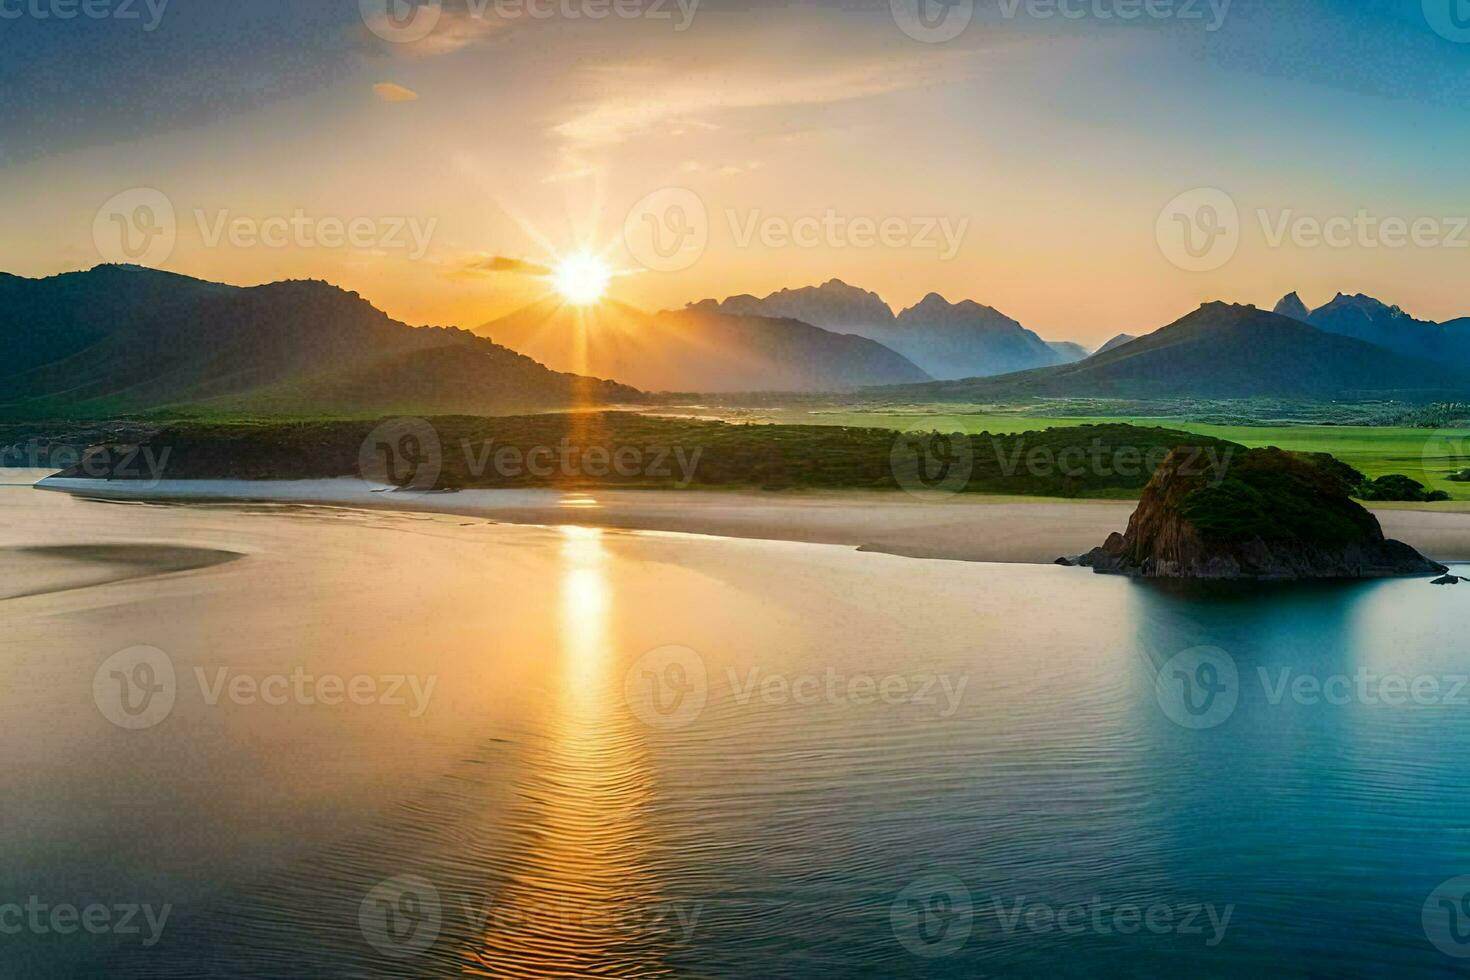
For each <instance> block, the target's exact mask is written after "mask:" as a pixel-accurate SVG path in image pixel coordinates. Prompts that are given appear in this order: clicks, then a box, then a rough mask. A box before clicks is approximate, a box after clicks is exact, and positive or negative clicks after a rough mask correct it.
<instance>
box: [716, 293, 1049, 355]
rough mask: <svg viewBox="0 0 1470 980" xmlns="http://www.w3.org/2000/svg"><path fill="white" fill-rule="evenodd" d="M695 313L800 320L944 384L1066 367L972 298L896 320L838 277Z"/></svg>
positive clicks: (940, 300) (926, 303)
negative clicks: (888, 353)
mask: <svg viewBox="0 0 1470 980" xmlns="http://www.w3.org/2000/svg"><path fill="white" fill-rule="evenodd" d="M690 309H694V310H700V311H709V312H719V313H729V314H736V315H740V316H764V317H781V318H790V319H795V320H800V321H802V322H804V323H810V324H813V325H815V326H818V327H821V328H823V329H825V330H829V331H833V332H835V333H845V334H856V335H857V336H860V337H866V338H868V339H869V340H875V341H877V342H878V343H880V344H883V345H884V346H886V347H890V348H892V349H893V350H895V351H897V352H898V353H900V354H902V355H903V356H904V357H906V358H908V359H909V360H910V361H912V362H913V363H915V364H917V365H918V366H919V367H920V368H922V369H923V370H924V371H926V372H927V373H928V374H929V375H931V376H932V377H934V378H937V379H940V380H954V379H958V378H973V377H989V376H991V375H998V374H1008V373H1011V372H1013V371H1025V370H1028V369H1030V368H1036V367H1044V366H1047V365H1055V364H1063V363H1066V362H1067V361H1069V360H1072V359H1074V358H1073V356H1072V352H1071V351H1058V350H1056V349H1055V348H1054V347H1053V346H1052V345H1049V344H1048V343H1047V342H1046V341H1044V340H1042V339H1041V338H1040V337H1038V336H1037V335H1036V334H1034V333H1032V332H1031V331H1030V330H1027V329H1026V328H1025V327H1023V326H1021V324H1019V323H1017V322H1016V321H1015V320H1013V319H1011V318H1010V317H1008V316H1006V315H1005V314H1004V313H1001V312H999V311H997V310H995V309H992V308H991V307H989V306H984V305H982V304H980V303H976V302H974V301H973V300H962V301H961V302H958V303H951V302H949V301H948V300H946V299H945V298H944V297H942V296H940V295H939V294H938V293H930V294H929V295H927V296H925V297H924V298H923V299H922V300H920V301H919V302H918V303H916V304H915V305H913V306H911V307H909V308H908V309H906V310H903V311H902V312H900V313H898V314H895V313H894V312H893V310H892V308H890V307H889V306H888V304H887V303H886V302H884V300H883V299H882V297H880V296H879V295H878V294H877V293H872V292H868V291H867V290H864V289H859V288H858V287H856V286H850V285H848V284H847V283H845V282H843V281H842V280H840V279H832V280H829V281H828V282H825V283H823V284H822V285H820V286H806V287H803V288H801V289H783V290H781V291H779V292H775V293H771V294H770V295H769V296H765V297H756V296H751V295H748V294H742V295H739V296H731V297H729V298H728V299H726V300H724V301H723V302H719V301H716V300H703V301H701V302H699V303H696V304H693V305H692V306H691V307H690Z"/></svg>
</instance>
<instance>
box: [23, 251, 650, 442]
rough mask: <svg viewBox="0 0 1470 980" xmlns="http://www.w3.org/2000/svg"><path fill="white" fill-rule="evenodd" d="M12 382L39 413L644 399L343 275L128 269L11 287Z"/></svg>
mask: <svg viewBox="0 0 1470 980" xmlns="http://www.w3.org/2000/svg"><path fill="white" fill-rule="evenodd" d="M446 351H448V352H452V353H451V355H446V354H445V353H444V352H446ZM0 380H3V389H0V391H3V394H0V415H5V416H10V417H23V418H37V417H67V418H80V417H98V418H100V417H108V416H112V415H116V414H121V413H132V412H143V411H150V410H154V409H161V408H168V409H178V410H188V411H205V412H208V411H226V410H229V411H260V412H271V411H290V412H301V413H323V414H330V413H334V412H358V411H363V412H376V411H422V412H429V411H435V412H439V411H463V412H476V413H499V412H508V411H524V410H529V409H534V408H556V407H565V406H569V405H573V404H581V403H583V402H584V401H588V400H590V401H591V402H592V403H594V404H611V403H615V402H620V401H626V400H629V399H637V398H640V397H641V393H639V392H637V391H635V390H633V389H630V388H626V387H624V386H621V385H615V384H611V383H608V382H601V381H596V380H594V379H585V378H575V377H571V376H569V375H562V374H557V373H556V372H553V371H550V370H548V369H546V368H545V367H542V366H541V365H539V364H536V363H535V362H533V361H531V360H530V359H529V358H526V357H523V356H522V355H520V354H517V353H516V352H515V351H512V350H507V349H505V348H503V347H499V346H497V345H495V344H492V343H490V342H489V341H487V340H485V339H483V338H480V337H476V336H475V335H474V334H471V333H469V332H468V331H465V330H457V329H453V328H441V327H421V328H414V327H410V326H408V325H407V324H404V323H400V322H399V321H397V320H393V319H391V318H390V317H388V316H387V314H385V313H383V312H382V311H381V310H378V309H376V308H374V307H373V306H372V305H371V304H369V303H368V302H367V301H366V300H364V299H362V298H361V297H360V296H358V295H357V294H356V293H350V292H346V291H345V290H342V289H339V288H337V287H336V286H332V285H330V284H328V283H324V282H316V281H290V282H275V283H270V284H267V285H263V286H253V287H239V286H229V285H225V284H222V283H213V282H205V281H203V280H199V279H192V278H190V277H188V276H181V275H175V274H173V273H167V272H158V271H155V270H149V269H141V268H138V267H134V266H117V265H104V266H98V267H97V268H95V269H92V270H91V271H88V272H74V273H67V274H64V275H59V276H52V277H50V278H47V279H22V278H18V277H5V278H4V279H3V280H0Z"/></svg>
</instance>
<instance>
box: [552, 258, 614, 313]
mask: <svg viewBox="0 0 1470 980" xmlns="http://www.w3.org/2000/svg"><path fill="white" fill-rule="evenodd" d="M611 279H612V270H611V269H609V268H608V267H607V263H606V262H604V261H602V259H600V258H598V257H597V256H595V255H589V254H587V253H586V252H577V253H576V254H574V255H568V256H567V257H566V258H564V259H562V260H561V261H560V262H558V263H557V265H556V268H555V269H554V270H552V273H551V283H552V285H553V286H555V287H556V291H557V292H558V293H561V295H562V299H565V300H566V301H567V302H568V303H571V304H573V305H574V306H591V305H592V304H593V303H596V302H597V301H598V300H600V299H602V295H603V293H605V292H607V284H608V282H609V281H610V280H611Z"/></svg>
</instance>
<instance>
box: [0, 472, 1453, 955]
mask: <svg viewBox="0 0 1470 980" xmlns="http://www.w3.org/2000/svg"><path fill="white" fill-rule="evenodd" d="M98 545H112V546H131V545H147V546H149V548H150V549H151V550H148V551H139V552H131V551H130V550H129V548H128V547H111V548H102V549H98V548H97V546H98ZM37 546H40V550H36V549H37ZM56 546H68V548H67V549H65V550H60V551H57V550H51V549H54V548H55V547H56ZM130 556H131V557H130ZM211 556H212V557H211ZM231 559H232V560H231ZM0 569H3V570H4V573H5V581H4V583H3V584H4V586H5V588H4V589H3V590H0V595H9V596H12V598H7V599H3V600H0V611H3V613H4V620H3V622H4V629H3V632H0V722H3V725H0V730H3V731H4V732H5V734H6V736H7V737H6V752H5V764H4V766H3V767H0V808H3V810H0V813H3V821H0V834H3V846H4V857H5V860H4V861H3V862H0V930H3V934H0V975H3V976H7V977H9V976H73V975H75V976H95V975H100V974H102V973H104V972H105V973H108V974H110V975H115V976H140V977H141V976H147V977H194V976H201V975H203V976H211V975H217V976H368V977H376V976H458V975H485V976H513V977H516V976H525V977H531V976H581V975H587V976H666V975H667V976H746V975H752V974H755V975H764V976H778V977H785V976H815V975H823V976H936V977H961V976H963V977H971V976H990V975H994V976H1013V975H1032V974H1044V975H1048V976H1057V975H1078V976H1082V975H1087V976H1111V975H1117V976H1124V975H1165V974H1180V973H1184V974H1187V975H1199V976H1237V975H1251V974H1254V975H1257V976H1264V975H1272V976H1280V975H1298V976H1306V975H1317V976H1322V975H1330V974H1337V975H1384V974H1389V973H1396V974H1403V973H1406V972H1408V971H1414V972H1416V973H1421V974H1435V973H1443V974H1446V975H1448V974H1450V973H1452V972H1454V971H1455V970H1456V968H1457V967H1460V966H1462V965H1463V964H1465V963H1470V960H1461V959H1457V958H1454V957H1452V956H1451V955H1449V954H1450V953H1470V934H1467V933H1466V932H1465V931H1463V930H1464V929H1470V918H1467V917H1463V916H1462V917H1459V918H1451V913H1452V912H1453V913H1454V914H1455V915H1456V916H1461V913H1462V911H1466V910H1470V902H1467V901H1462V899H1463V898H1464V892H1465V891H1466V890H1470V889H1460V888H1459V887H1458V886H1457V885H1451V886H1449V887H1448V888H1447V889H1445V890H1442V891H1441V892H1440V893H1438V894H1435V895H1433V897H1432V896H1431V893H1434V892H1435V889H1436V888H1437V887H1438V886H1440V885H1441V883H1443V882H1445V881H1447V880H1449V879H1453V878H1455V877H1457V876H1459V875H1467V874H1470V788H1467V786H1470V780H1467V778H1466V776H1465V772H1466V758H1467V754H1466V753H1467V749H1470V688H1467V689H1460V686H1459V685H1460V683H1461V682H1460V681H1459V680H1458V678H1460V677H1462V676H1463V675H1465V674H1467V673H1470V649H1467V643H1466V641H1465V632H1466V623H1467V622H1470V615H1467V614H1470V588H1467V587H1465V586H1460V587H1458V588H1454V589H1445V588H1433V587H1431V586H1429V585H1427V584H1425V583H1423V582H1422V581H1412V582H1387V583H1376V584H1367V585H1351V586H1343V587H1330V588H1312V589H1294V590H1286V591H1278V592H1275V593H1273V594H1271V596H1270V597H1269V598H1266V597H1263V596H1262V595H1260V594H1256V595H1254V596H1252V595H1234V596H1230V595H1225V596H1213V597H1202V596H1194V597H1189V596H1178V595H1170V594H1167V593H1164V592H1161V591H1159V590H1157V589H1152V588H1148V587H1142V586H1138V585H1135V584H1132V583H1129V582H1126V581H1121V580H1117V579H1110V578H1102V577H1097V576H1093V575H1090V574H1088V573H1086V572H1082V571H1078V570H1073V569H1061V568H1051V567H1004V566H987V565H970V564H961V563H947V562H929V561H916V560H910V559H902V558H894V557H888V556H884V555H874V554H859V553H856V552H852V551H848V550H844V549H840V548H831V547H821V546H810V545H793V544H780V543H767V542H754V541H731V540H721V539H711V538H698V537H687V536H674V535H644V534H628V533H611V532H597V531H592V530H583V529H574V528H566V529H555V528H549V529H539V528H516V527H506V526H493V525H490V524H487V523H484V522H474V521H468V520H466V519H464V518H453V519H449V518H443V519H440V518H434V517H425V516H421V515H420V516H412V517H409V516H398V515H387V514H363V513H351V512H342V511H329V510H313V509H305V508H244V507H239V508H232V507H209V508H192V507H150V506H140V505H121V504H103V503H92V502H85V501H77V500H73V499H70V498H67V497H64V496H62V495H60V494H53V493H45V492H41V491H36V490H32V489H30V488H28V487H23V486H5V487H0ZM155 569H156V570H157V571H160V572H162V573H163V574H153V570H155ZM27 593H39V594H27ZM138 648H147V651H145V652H143V653H139V652H137V651H138ZM1196 648H1206V649H1204V650H1199V649H1196ZM120 651H122V653H120ZM148 651H154V652H148ZM1181 654H1182V656H1180V655H1181ZM115 655H116V657H115ZM109 658H114V659H109ZM160 658H161V659H160ZM1161 671H1162V677H1163V681H1162V683H1160V682H1159V678H1160V676H1161ZM1283 672H1285V673H1283ZM1300 677H1305V678H1306V680H1305V681H1301V680H1298V678H1300ZM1337 677H1341V678H1342V680H1340V681H1335V680H1333V678H1337ZM1314 680H1315V681H1316V682H1318V683H1325V684H1326V687H1327V691H1328V693H1327V694H1321V693H1320V692H1319V694H1318V696H1316V697H1315V698H1314V697H1313V695H1312V687H1311V685H1312V682H1313V681H1314ZM1431 683H1432V685H1433V687H1434V691H1433V692H1431ZM1400 685H1402V687H1401V686H1400ZM1416 685H1417V686H1416ZM350 691H355V695H352V696H349V694H348V693H347V692H350ZM1401 695H1402V696H1401ZM1186 699H1187V703H1186ZM1385 700H1387V701H1391V702H1398V701H1401V700H1402V701H1406V702H1407V703H1403V704H1398V703H1384V701H1385ZM1416 701H1417V702H1421V703H1415V702H1416ZM170 702H171V703H170ZM110 719H111V720H110ZM119 721H120V722H121V724H119V723H117V722H119ZM124 725H126V726H130V727H123V726H124ZM1441 900H1443V902H1442V901H1441ZM1426 902H1428V904H1429V907H1430V910H1431V913H1432V914H1431V916H1430V930H1429V932H1430V933H1433V935H1434V938H1435V939H1436V940H1437V941H1438V945H1436V943H1435V942H1433V941H1431V937H1430V934H1429V933H1426V928H1425V922H1424V914H1423V913H1424V908H1425V906H1426ZM7 904H9V906H10V907H11V911H9V912H7V911H6V906H7ZM38 904H39V905H42V906H44V909H45V910H44V911H41V912H35V913H34V914H33V912H32V911H27V909H26V906H28V905H29V906H35V905H38ZM61 907H65V908H73V909H75V910H77V911H76V915H77V916H78V917H80V916H82V915H83V914H84V913H85V912H86V911H87V910H88V909H89V908H91V910H92V911H91V915H92V919H91V920H90V922H91V925H92V927H93V929H92V931H90V932H89V931H88V930H87V929H85V928H82V927H80V926H79V925H78V924H77V923H78V922H79V921H80V919H79V918H73V919H68V918H66V914H67V913H66V912H64V911H63V912H62V913H61V915H62V917H61V918H60V919H54V918H52V915H53V913H54V912H55V911H56V910H57V909H58V908H61ZM128 908H135V909H136V911H135V912H134V913H133V916H132V918H131V919H130V920H129V921H128V922H124V920H123V916H124V915H125V913H126V910H127V909H128ZM165 912H166V918H164V913H165ZM150 913H151V919H150V918H149V914H150ZM58 924H59V925H60V926H61V927H63V928H64V927H65V926H67V925H68V924H70V925H71V929H70V930H67V933H66V934H58V933H59V932H60V931H61V930H59V929H57V928H53V925H58ZM130 928H131V929H135V930H136V931H132V932H130V931H128V930H129V929H130ZM1462 938H1463V939H1464V941H1463V942H1461V939H1462Z"/></svg>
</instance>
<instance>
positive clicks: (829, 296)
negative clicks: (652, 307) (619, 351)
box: [693, 279, 894, 343]
mask: <svg viewBox="0 0 1470 980" xmlns="http://www.w3.org/2000/svg"><path fill="white" fill-rule="evenodd" d="M693 305H694V306H695V307H697V308H701V309H705V308H708V307H710V306H711V305H713V306H714V308H715V309H716V310H717V311H718V312H721V313H733V314H736V315H739V316H772V317H782V318H786V319H791V320H800V321H802V322H803V323H810V324H812V325H813V326H818V327H821V328H822V329H823V330H832V331H835V332H837V333H855V334H858V335H860V336H863V337H868V338H869V339H871V340H879V342H880V343H882V341H881V340H880V339H879V338H878V337H876V336H875V334H879V333H885V332H891V331H892V330H893V323H894V316H893V310H892V309H890V308H889V306H888V304H887V303H885V302H884V301H883V299H882V297H880V296H879V295H878V294H877V293H870V292H868V291H867V290H865V289H859V288H857V287H856V286H849V285H848V284H847V283H845V282H843V281H842V280H841V279H829V280H828V281H826V282H824V283H823V284H822V285H820V286H803V287H802V288H800V289H783V290H781V291H780V292H775V293H772V294H771V295H769V296H767V297H765V298H764V299H759V298H757V297H755V296H751V295H749V294H748V293H742V294H741V295H739V296H731V297H730V298H729V299H727V300H725V301H724V302H723V303H715V302H714V301H713V300H705V301H703V302H701V303H696V304H693Z"/></svg>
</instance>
